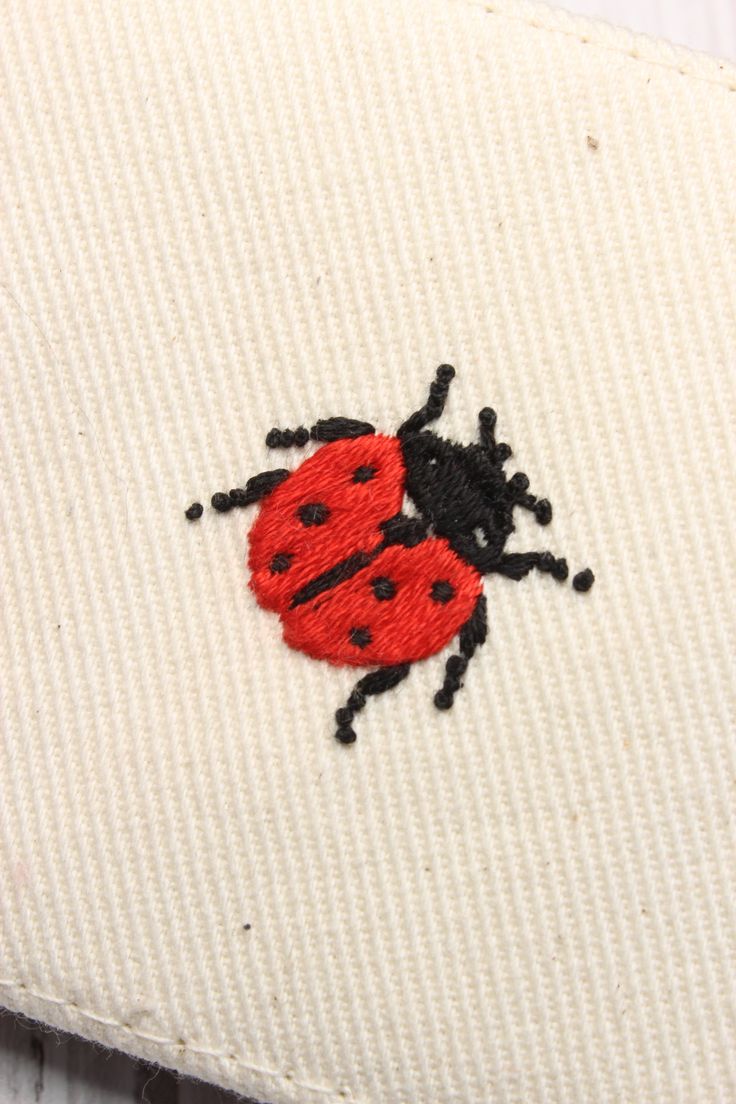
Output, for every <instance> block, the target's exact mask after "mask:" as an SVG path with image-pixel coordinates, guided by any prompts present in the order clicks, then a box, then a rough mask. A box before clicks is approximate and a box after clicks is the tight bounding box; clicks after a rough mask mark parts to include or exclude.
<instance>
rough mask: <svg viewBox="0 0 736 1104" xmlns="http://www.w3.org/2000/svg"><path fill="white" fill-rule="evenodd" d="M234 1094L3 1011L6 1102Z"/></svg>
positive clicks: (145, 1102)
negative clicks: (36, 1027)
mask: <svg viewBox="0 0 736 1104" xmlns="http://www.w3.org/2000/svg"><path fill="white" fill-rule="evenodd" d="M345 2H346V3H349V0H345ZM562 6H564V7H566V8H568V10H571V11H576V12H580V13H581V14H583V15H589V16H599V17H602V18H604V19H609V20H611V21H612V22H614V23H619V24H623V25H625V26H629V27H633V28H634V29H635V30H639V31H645V32H647V33H649V34H655V35H661V36H663V37H665V38H669V39H671V40H672V41H674V42H679V43H682V44H683V45H686V46H691V47H693V48H695V49H698V50H706V51H708V52H709V53H714V54H719V55H721V56H722V57H729V58H733V59H736V2H735V0H566V3H565V4H564V5H562ZM236 1099H237V1098H236V1097H234V1096H232V1095H231V1094H229V1093H225V1092H222V1091H221V1090H219V1089H215V1088H212V1087H210V1086H208V1085H203V1084H201V1083H200V1082H194V1081H188V1080H180V1079H177V1078H176V1077H174V1076H173V1075H172V1074H170V1073H168V1072H167V1071H165V1070H158V1071H157V1070H156V1069H155V1068H152V1067H150V1066H147V1065H145V1064H143V1063H141V1062H135V1061H134V1060H133V1059H132V1058H128V1057H126V1056H124V1055H122V1054H110V1053H109V1052H106V1051H104V1050H103V1049H102V1048H101V1047H96V1046H92V1045H91V1044H89V1043H84V1042H82V1041H81V1040H79V1039H75V1038H72V1037H70V1036H68V1035H62V1034H59V1033H51V1032H48V1031H40V1030H37V1029H35V1028H34V1027H33V1025H31V1024H29V1023H27V1022H26V1021H23V1020H21V1019H20V1018H18V1017H15V1016H11V1015H10V1014H7V1015H0V1104H16V1102H17V1104H132V1102H134V1101H135V1102H136V1104H228V1102H230V1104H234V1102H235V1101H236ZM387 1104H389V1102H387Z"/></svg>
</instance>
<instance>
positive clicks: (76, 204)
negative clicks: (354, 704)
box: [0, 0, 736, 1104]
mask: <svg viewBox="0 0 736 1104" xmlns="http://www.w3.org/2000/svg"><path fill="white" fill-rule="evenodd" d="M0 135H1V139H0V148H1V150H2V153H1V155H0V197H1V198H0V218H1V220H2V226H1V232H0V334H1V337H0V342H1V343H0V372H1V373H2V386H1V387H0V479H1V480H2V493H1V494H0V515H1V522H0V539H1V540H2V554H1V555H0V586H1V588H2V631H1V632H0V886H2V892H1V894H0V1002H1V1003H2V1004H4V1005H5V1006H7V1007H8V1008H10V1009H13V1010H16V1011H18V1012H21V1013H25V1014H27V1015H29V1016H32V1017H35V1018H38V1019H39V1020H41V1021H43V1022H45V1023H47V1024H49V1025H52V1026H55V1027H58V1028H62V1029H66V1030H69V1031H73V1032H77V1033H79V1034H80V1035H83V1036H86V1037H87V1038H89V1039H93V1040H98V1041H99V1042H102V1043H105V1044H108V1045H110V1046H113V1047H117V1048H120V1049H123V1050H126V1051H129V1052H130V1053H132V1054H135V1055H140V1056H142V1057H144V1058H147V1059H151V1060H154V1061H156V1062H160V1063H162V1064H164V1065H166V1066H170V1067H173V1068H175V1069H177V1070H181V1071H183V1072H185V1073H189V1074H194V1075H197V1076H200V1077H203V1078H205V1079H208V1080H210V1081H213V1082H217V1083H219V1084H220V1085H222V1086H228V1087H231V1088H234V1089H237V1090H239V1091H240V1092H241V1093H243V1094H245V1095H247V1096H249V1097H252V1098H254V1099H258V1100H261V1101H267V1102H268V1104H330V1102H333V1104H343V1102H344V1101H352V1102H353V1104H470V1102H479V1101H482V1102H492V1104H495V1102H504V1104H511V1102H518V1104H542V1102H544V1104H551V1102H560V1104H562V1102H564V1104H571V1102H576V1104H577V1102H580V1104H589V1102H592V1101H595V1102H596V1104H614V1102H615V1104H621V1102H622V1101H631V1102H636V1104H650V1102H651V1104H654V1102H656V1104H670V1102H672V1104H674V1102H676V1101H687V1102H688V1104H690V1102H695V1101H697V1102H698V1104H721V1102H725V1101H728V1100H734V1099H736V1048H734V1046H733V1041H734V1037H735V1036H736V992H735V988H734V977H735V976H736V973H735V970H736V956H735V951H736V893H735V887H734V865H735V856H736V840H735V839H734V829H735V826H736V818H735V817H734V802H735V801H736V754H735V751H734V737H735V734H736V726H735V724H734V708H735V706H736V700H735V699H736V689H735V687H736V683H735V679H734V674H735V672H734V639H735V637H736V616H735V615H736V580H735V579H734V563H735V561H736V557H735V556H734V548H735V547H736V526H735V524H734V517H735V514H734V475H735V474H736V464H735V463H734V460H735V454H736V413H735V412H736V371H735V366H736V309H735V307H736V304H735V299H736V229H735V228H736V188H735V187H734V181H736V71H735V70H734V69H733V68H732V67H729V66H728V65H726V64H721V63H719V62H718V61H715V60H711V59H708V58H704V57H700V56H695V55H692V54H689V53H686V52H684V51H681V50H677V49H674V48H671V47H669V46H667V45H663V44H659V43H656V42H652V41H649V40H645V39H641V38H638V37H634V36H632V35H629V34H628V33H624V32H619V31H616V30H612V29H610V28H608V27H605V26H599V25H596V24H592V23H588V22H585V21H581V20H579V19H575V18H571V17H569V16H567V15H564V14H562V13H558V12H554V11H549V10H547V9H544V8H540V7H537V6H533V5H529V4H527V3H524V2H521V0H518V2H517V0H489V2H488V3H475V2H472V0H471V2H469V0H422V2H419V0H310V2H309V3H304V2H297V0H279V2H278V3H276V2H270V0H266V2H263V0H203V2H202V3H195V2H193V0H191V2H190V0H185V2H179V0H156V2H143V0H126V2H122V0H121V2H118V0H99V2H94V3H63V2H61V0H58V2H57V0H38V2H36V3H33V4H23V3H15V2H13V0H8V2H6V3H4V4H2V5H1V6H0ZM442 363H449V364H452V365H453V366H454V367H455V369H456V372H457V375H456V378H455V381H454V383H453V387H452V391H451V393H450V396H449V399H448V403H447V408H446V412H445V414H444V415H443V418H442V420H441V422H440V423H439V424H438V430H439V431H440V432H441V433H442V435H443V436H445V437H448V438H452V439H453V440H456V441H459V442H469V441H471V440H473V439H475V435H476V432H477V416H478V411H479V410H480V409H481V408H482V407H485V406H492V407H493V408H494V409H495V410H496V411H497V412H498V432H499V435H500V439H501V440H504V441H508V442H510V443H511V445H512V447H513V448H514V457H513V459H511V460H510V461H509V462H508V470H509V471H513V470H515V469H514V465H517V466H518V468H519V469H521V470H523V471H525V472H526V473H527V474H528V476H529V478H530V481H531V487H532V489H533V490H534V491H535V493H537V494H539V495H545V496H547V497H549V499H550V500H551V501H552V503H553V505H554V511H555V512H554V517H553V520H552V522H551V524H550V525H549V526H547V527H546V528H545V529H544V530H540V529H539V528H538V527H537V526H536V525H535V523H534V519H533V518H524V517H520V518H519V520H518V528H517V532H516V533H515V534H514V535H513V537H512V539H511V541H510V542H509V550H511V551H513V550H514V549H519V550H526V549H529V548H534V547H540V548H546V547H549V548H551V549H552V550H553V551H554V552H555V553H556V554H560V555H564V556H566V557H567V559H568V561H569V564H570V567H571V571H572V570H573V569H575V570H577V569H579V568H584V567H586V566H590V567H591V568H592V569H593V570H594V572H595V576H596V583H595V586H594V587H593V589H592V590H591V591H590V593H588V594H584V595H583V594H577V593H575V592H574V591H573V590H572V588H571V587H570V586H569V582H568V584H567V585H566V586H564V587H561V586H559V585H558V584H557V583H556V582H555V580H554V579H551V578H550V577H549V575H546V576H545V575H541V574H536V573H535V574H533V575H530V576H529V577H528V578H526V579H524V580H523V581H522V582H520V583H516V582H513V581H511V580H509V579H503V578H500V577H498V576H490V577H488V578H487V579H486V580H485V582H484V592H485V595H486V599H487V609H488V630H489V632H488V639H487V641H486V643H485V644H484V645H483V647H482V648H480V649H479V650H478V652H477V655H476V656H475V657H474V658H473V662H472V664H471V665H470V666H469V667H468V669H467V672H466V674H465V676H464V680H463V681H464V683H465V685H464V687H463V688H462V692H461V693H458V695H457V700H456V702H455V704H454V707H453V708H452V709H451V710H447V711H444V712H441V711H439V710H438V709H436V708H435V706H434V704H433V695H434V694H435V693H436V691H437V690H438V689H439V687H440V686H441V685H442V676H443V667H444V660H445V659H446V656H447V655H448V654H449V650H448V649H446V650H445V651H444V652H443V653H441V654H440V655H437V656H435V657H433V658H429V659H426V660H423V661H422V662H419V663H417V664H416V665H415V666H414V667H413V668H412V670H411V671H410V673H409V675H408V677H407V678H405V679H404V680H403V681H402V682H401V683H400V685H397V686H395V688H394V689H392V690H391V692H390V693H386V694H384V695H382V696H381V697H380V698H375V699H371V701H370V702H369V703H368V704H367V706H366V708H365V710H364V711H363V712H362V713H361V715H360V718H359V720H360V726H359V732H358V739H357V741H356V742H355V743H354V744H352V745H351V746H349V747H348V746H342V745H341V744H339V743H338V742H337V741H336V740H335V739H334V735H333V732H334V711H335V709H336V708H337V707H338V706H340V705H341V704H342V703H344V702H345V700H346V697H347V695H348V694H349V691H350V688H351V686H352V685H353V684H354V681H355V677H356V672H355V671H354V670H351V669H349V668H348V667H336V666H332V665H331V664H329V663H325V662H320V661H319V660H318V659H315V658H312V657H311V656H309V655H306V654H303V653H302V652H298V651H296V650H294V649H292V648H290V647H289V646H288V644H287V643H285V642H284V640H283V639H282V636H281V625H280V622H279V618H278V617H277V616H275V615H274V614H272V613H269V612H267V611H265V610H263V609H261V608H260V607H259V606H258V604H257V602H256V600H255V597H254V594H253V591H252V590H251V589H250V588H249V586H248V570H247V564H246V557H247V533H248V529H249V526H250V525H251V524H252V523H253V520H254V518H255V513H256V510H255V508H253V510H252V512H250V513H249V512H247V511H243V510H233V511H232V512H229V513H226V514H222V515H220V514H218V513H216V512H215V511H213V510H211V509H209V507H208V508H207V509H206V510H205V514H204V516H203V517H202V518H201V519H200V520H199V521H198V522H197V523H196V524H193V523H190V522H188V521H187V520H186V519H185V517H184V510H185V508H186V507H187V506H188V505H189V504H190V503H191V502H192V501H193V500H195V499H199V500H200V501H202V502H204V503H205V504H207V503H208V502H209V495H210V494H211V493H212V492H213V491H219V490H221V489H222V488H225V489H227V488H230V487H241V486H243V484H244V483H245V481H246V480H247V479H248V478H249V477H251V476H253V475H255V474H256V473H258V472H262V471H264V470H266V469H268V468H272V467H280V466H287V467H293V466H296V464H298V463H299V462H300V461H301V460H302V459H303V457H304V456H305V455H310V454H311V453H312V452H313V451H314V450H315V446H314V445H313V444H312V445H309V446H308V447H307V449H306V450H305V451H302V452H299V451H298V450H297V453H296V454H292V453H287V452H285V453H283V454H280V456H279V458H278V462H277V463H274V462H273V455H272V454H270V453H269V450H268V449H267V448H266V445H265V435H266V433H267V432H268V431H269V429H271V428H272V427H274V426H278V427H295V426H311V425H312V424H313V423H315V422H316V421H317V420H318V419H320V418H329V417H333V416H337V415H340V416H344V417H347V418H352V419H359V420H364V421H367V422H370V423H372V424H373V425H375V426H376V427H377V429H378V430H379V431H380V432H381V433H385V434H388V435H391V434H394V433H395V432H396V430H397V428H398V426H399V425H400V424H401V423H402V421H403V419H405V418H406V417H408V415H409V414H410V413H411V412H412V411H413V410H416V409H417V407H418V406H419V405H420V404H421V403H422V402H423V401H424V399H425V396H426V390H427V385H428V383H429V381H430V380H431V379H432V378H433V374H434V372H435V370H436V368H437V366H438V365H439V364H442ZM325 566H328V565H325Z"/></svg>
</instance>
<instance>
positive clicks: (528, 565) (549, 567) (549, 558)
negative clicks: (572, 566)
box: [488, 552, 570, 583]
mask: <svg viewBox="0 0 736 1104" xmlns="http://www.w3.org/2000/svg"><path fill="white" fill-rule="evenodd" d="M535 568H536V570H537V571H541V572H542V573H543V574H545V575H551V576H552V578H553V579H556V580H557V582H558V583H564V581H565V579H566V578H567V576H568V575H569V573H570V572H569V568H568V566H567V560H566V559H565V558H564V557H562V556H555V555H554V553H553V552H504V554H503V555H502V556H499V558H498V561H497V562H496V564H495V565H494V566H493V567H491V568H490V570H489V572H488V573H489V574H491V573H493V574H495V575H504V576H505V577H506V578H507V579H513V580H514V581H515V582H518V581H519V580H520V579H523V578H524V576H525V575H528V574H529V572H530V571H533V570H534V569H535Z"/></svg>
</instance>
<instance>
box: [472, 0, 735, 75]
mask: <svg viewBox="0 0 736 1104" xmlns="http://www.w3.org/2000/svg"><path fill="white" fill-rule="evenodd" d="M462 2H463V3H464V5H465V7H468V8H472V9H474V10H476V11H480V12H483V13H484V14H485V15H495V16H496V18H498V19H504V20H506V21H507V22H508V23H518V24H519V25H520V26H524V27H529V28H531V29H533V30H536V31H544V32H545V33H546V34H549V35H563V36H564V37H565V38H571V39H573V40H574V41H575V42H578V43H580V44H581V45H583V46H592V47H594V48H595V49H597V50H600V51H602V52H603V53H609V54H618V55H619V56H620V57H624V58H628V59H629V60H630V61H635V62H638V63H639V64H640V65H651V66H653V67H654V68H659V69H664V70H665V71H666V72H670V73H672V74H674V75H675V76H682V77H687V78H688V79H689V80H693V81H698V82H699V83H701V84H708V85H711V86H713V87H715V88H721V89H723V91H725V92H736V73H735V74H734V76H733V77H732V78H729V77H728V76H724V77H723V78H722V79H720V80H719V79H718V78H715V77H707V76H704V75H701V74H700V73H693V72H692V71H691V70H689V69H688V68H687V67H685V66H684V65H675V64H672V62H668V61H661V60H659V59H657V58H652V57H646V56H644V55H642V54H641V53H640V52H639V50H638V49H637V47H636V45H635V43H636V42H637V41H638V40H639V39H640V38H647V37H648V36H646V35H640V36H638V35H637V34H636V33H635V32H633V31H632V32H630V34H631V41H632V46H631V48H630V49H626V48H625V47H623V46H614V45H608V44H607V43H605V42H601V41H599V40H598V39H596V38H594V37H593V36H592V34H591V35H590V36H588V35H585V34H579V33H577V32H576V31H572V30H567V29H566V28H564V27H551V26H547V25H546V24H545V23H543V22H542V20H541V17H540V19H539V20H535V19H531V18H529V17H527V16H523V15H512V14H511V13H509V12H506V11H500V10H499V9H498V8H496V7H494V5H493V4H492V3H491V4H489V3H487V2H486V0H462ZM547 11H549V12H550V14H552V15H553V14H554V9H552V8H547V7H544V6H541V5H540V12H547ZM565 14H567V13H565ZM570 18H574V17H573V16H570ZM587 23H588V26H590V27H591V28H595V26H596V23H595V20H589V21H587ZM611 28H612V29H613V30H614V31H619V32H623V33H626V28H619V27H616V26H615V25H614V24H611ZM651 41H652V42H653V43H656V42H658V41H660V40H659V39H656V38H652V39H651ZM662 41H666V40H662ZM672 48H673V49H676V50H681V51H682V54H683V57H687V56H694V57H696V58H697V57H700V56H701V55H700V54H698V53H697V52H695V51H688V50H687V48H686V47H684V46H680V47H678V46H676V45H675V44H672ZM702 57H703V59H704V60H705V61H707V62H710V63H711V64H713V65H719V64H720V65H722V68H724V70H725V68H726V66H727V65H729V63H728V62H727V61H725V60H724V61H723V62H720V60H719V59H718V58H717V57H714V56H712V55H710V54H702ZM729 68H730V65H729Z"/></svg>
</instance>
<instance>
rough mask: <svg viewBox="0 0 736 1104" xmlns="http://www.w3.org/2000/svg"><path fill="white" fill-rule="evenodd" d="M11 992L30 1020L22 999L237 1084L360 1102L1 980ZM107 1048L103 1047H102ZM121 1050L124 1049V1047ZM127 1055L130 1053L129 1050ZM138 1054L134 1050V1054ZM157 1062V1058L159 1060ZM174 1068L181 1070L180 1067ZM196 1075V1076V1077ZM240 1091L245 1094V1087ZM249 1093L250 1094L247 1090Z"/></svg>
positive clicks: (344, 1092) (341, 1091)
mask: <svg viewBox="0 0 736 1104" xmlns="http://www.w3.org/2000/svg"><path fill="white" fill-rule="evenodd" d="M8 990H11V991H14V992H16V993H18V994H19V998H18V999H19V1002H20V1004H19V1005H17V1006H13V1005H11V1004H6V1007H7V1008H8V1010H9V1011H17V1012H18V1013H19V1014H21V1015H26V1016H28V1017H29V1018H30V1019H38V1016H37V1015H35V1016H34V1014H33V1012H29V1011H28V1010H27V1009H25V1008H23V1007H22V1003H23V997H24V996H25V997H28V998H31V999H32V1000H35V1001H40V1002H41V1003H43V1004H45V1005H49V1006H50V1007H53V1008H62V1009H68V1010H69V1011H70V1012H71V1013H72V1015H73V1016H76V1017H78V1018H80V1019H82V1020H86V1021H89V1023H91V1024H95V1025H97V1026H98V1027H106V1028H112V1029H114V1030H115V1031H118V1032H120V1033H121V1034H122V1035H124V1036H126V1037H129V1038H131V1039H136V1040H138V1042H139V1043H150V1044H152V1045H153V1046H158V1047H171V1049H172V1051H173V1052H174V1056H175V1055H177V1054H178V1055H182V1056H185V1055H188V1054H189V1055H192V1056H193V1057H198V1058H208V1059H210V1060H212V1061H215V1062H217V1063H219V1064H220V1065H221V1066H223V1067H224V1068H226V1069H227V1070H229V1071H231V1080H232V1081H233V1083H235V1079H236V1078H237V1077H238V1074H239V1073H246V1074H249V1075H250V1076H255V1077H259V1078H263V1079H264V1080H266V1081H271V1082H273V1083H274V1084H276V1085H278V1086H279V1088H281V1089H282V1090H286V1091H287V1092H289V1093H292V1094H293V1092H294V1090H295V1089H298V1090H300V1091H302V1092H308V1093H314V1094H318V1095H319V1096H320V1097H322V1098H323V1100H324V1104H330V1102H334V1104H345V1101H352V1102H353V1104H360V1101H358V1100H356V1098H355V1097H354V1096H353V1094H352V1092H351V1091H350V1090H349V1089H347V1088H340V1087H338V1086H336V1085H320V1084H318V1083H316V1082H313V1081H301V1080H298V1079H297V1078H296V1077H295V1076H293V1075H292V1074H290V1073H283V1072H281V1071H279V1070H273V1069H269V1068H268V1067H266V1066H258V1065H256V1064H255V1063H253V1062H248V1061H246V1060H245V1059H244V1058H243V1057H242V1056H241V1055H238V1054H233V1053H229V1052H227V1051H224V1050H213V1049H211V1048H209V1047H208V1046H200V1045H198V1044H197V1043H190V1042H187V1041H186V1040H185V1039H173V1038H168V1037H167V1036H165V1035H155V1034H152V1033H148V1032H144V1031H137V1030H136V1029H135V1028H134V1027H133V1026H132V1025H131V1024H128V1023H123V1022H122V1021H120V1020H116V1019H114V1018H112V1017H109V1016H100V1015H99V1014H98V1013H96V1012H92V1011H91V1010H90V1009H87V1008H82V1007H81V1006H80V1005H78V1004H77V1003H76V1002H75V1001H70V1000H65V999H62V998H59V997H52V996H49V995H47V994H46V993H40V992H38V990H35V989H32V988H31V987H30V986H29V985H26V984H24V983H23V982H21V981H10V980H7V979H5V978H0V995H1V994H3V993H4V992H6V991H8ZM53 1021H54V1018H53V1016H49V1017H48V1019H47V1018H46V1017H44V1018H43V1020H41V1021H40V1022H41V1023H44V1024H47V1025H53ZM57 1026H58V1027H59V1029H60V1030H66V1029H65V1028H64V1027H63V1026H62V1025H61V1024H59V1025H57ZM103 1045H104V1044H103ZM108 1045H109V1044H108ZM118 1049H121V1050H122V1049H124V1048H123V1047H122V1046H120V1047H118ZM126 1053H131V1052H130V1051H126ZM132 1053H135V1050H133V1051H132ZM156 1060H157V1061H158V1059H156ZM160 1064H161V1065H166V1063H165V1062H163V1061H162V1062H161V1063H160ZM173 1068H175V1069H178V1067H177V1066H173ZM193 1076H197V1075H196V1074H193ZM237 1091H240V1092H242V1091H243V1090H242V1087H240V1088H239V1089H238V1090H237ZM247 1091H250V1089H248V1090H247Z"/></svg>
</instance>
